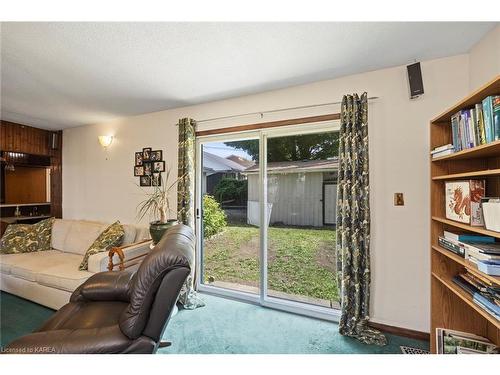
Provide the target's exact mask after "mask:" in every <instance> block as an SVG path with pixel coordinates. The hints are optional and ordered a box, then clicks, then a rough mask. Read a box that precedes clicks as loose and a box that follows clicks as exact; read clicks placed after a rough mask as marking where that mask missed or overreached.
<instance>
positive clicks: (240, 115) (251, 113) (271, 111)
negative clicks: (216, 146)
mask: <svg viewBox="0 0 500 375" xmlns="http://www.w3.org/2000/svg"><path fill="white" fill-rule="evenodd" d="M378 98H379V97H378V96H371V97H369V98H368V100H375V99H378ZM334 104H342V102H341V101H340V102H330V103H321V104H311V105H301V106H298V107H288V108H280V109H272V110H269V111H260V112H249V113H241V114H239V115H231V116H222V117H213V118H208V119H205V120H200V121H196V123H197V124H200V123H203V122H209V121H215V120H227V119H230V118H236V117H243V116H251V115H260V118H263V117H264V114H265V113H276V112H283V111H291V110H293V109H304V108H317V107H324V106H327V105H334Z"/></svg>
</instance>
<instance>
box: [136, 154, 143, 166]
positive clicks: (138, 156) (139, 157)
mask: <svg viewBox="0 0 500 375" xmlns="http://www.w3.org/2000/svg"><path fill="white" fill-rule="evenodd" d="M142 160H143V154H142V152H141V151H139V152H136V153H135V165H136V166H140V165H142Z"/></svg>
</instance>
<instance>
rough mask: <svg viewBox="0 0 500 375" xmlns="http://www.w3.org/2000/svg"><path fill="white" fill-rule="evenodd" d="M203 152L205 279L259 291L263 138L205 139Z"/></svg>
mask: <svg viewBox="0 0 500 375" xmlns="http://www.w3.org/2000/svg"><path fill="white" fill-rule="evenodd" d="M201 152H202V154H201V184H200V185H201V187H200V190H201V191H200V193H201V198H200V203H201V218H202V220H201V226H202V233H203V238H202V240H201V242H202V243H201V247H202V251H201V279H200V282H201V284H202V285H207V286H213V287H217V288H222V289H226V290H232V291H237V292H245V293H252V294H256V295H259V294H260V289H259V287H260V235H259V226H258V224H259V217H260V205H259V187H258V186H259V185H258V179H259V173H258V171H259V169H258V164H257V163H256V162H257V161H258V158H259V140H258V139H250V140H238V141H217V142H204V143H203V144H202V145H201ZM255 171H256V172H255Z"/></svg>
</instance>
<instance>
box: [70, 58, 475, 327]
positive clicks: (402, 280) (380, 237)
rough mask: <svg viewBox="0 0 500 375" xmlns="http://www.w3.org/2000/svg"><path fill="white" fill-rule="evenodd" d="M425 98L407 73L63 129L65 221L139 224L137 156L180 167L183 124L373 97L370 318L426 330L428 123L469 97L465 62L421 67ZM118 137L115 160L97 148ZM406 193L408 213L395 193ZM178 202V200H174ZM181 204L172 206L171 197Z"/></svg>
mask: <svg viewBox="0 0 500 375" xmlns="http://www.w3.org/2000/svg"><path fill="white" fill-rule="evenodd" d="M422 72H423V79H424V85H425V95H424V96H423V97H422V98H419V99H416V100H409V99H408V87H407V79H406V69H405V67H404V66H400V67H394V68H390V69H384V70H379V71H374V72H368V73H364V74H357V75H353V76H348V77H343V78H340V79H335V80H328V81H322V82H316V83H312V84H307V85H302V86H296V87H291V88H287V89H283V90H277V91H272V92H265V93H261V94H257V95H251V96H247V97H241V98H235V99H231V100H225V101H218V102H214V103H208V104H203V105H197V106H191V107H185V108H178V109H173V110H167V111H162V112H156V113H151V114H145V115H141V116H136V117H130V118H126V119H122V120H119V121H114V122H111V123H105V124H96V125H92V126H85V127H79V128H71V129H67V130H65V131H64V147H63V186H64V189H63V215H64V217H66V218H85V219H97V220H105V221H111V220H116V219H120V220H121V221H122V222H133V221H134V220H135V207H136V205H137V203H138V202H139V200H140V199H141V197H140V195H139V194H138V191H139V188H138V187H136V186H134V184H135V183H137V182H138V181H137V178H136V177H133V164H134V162H133V160H134V152H135V151H139V150H140V149H141V148H142V147H153V149H157V148H160V149H163V150H164V156H165V159H166V160H167V164H168V165H170V166H171V167H173V168H174V173H175V167H176V158H177V146H176V142H177V131H176V127H175V123H176V121H177V119H178V118H180V117H184V116H187V117H192V118H194V119H198V120H201V119H205V118H213V117H218V116H227V115H232V114H239V113H247V112H254V111H265V110H267V109H276V108H286V107H293V106H300V105H307V104H315V103H325V102H332V101H337V100H340V99H341V97H342V95H343V94H346V93H352V92H358V93H362V92H363V91H367V92H368V94H369V96H378V97H379V99H377V100H375V101H373V102H372V103H370V105H369V123H370V179H371V208H372V218H373V219H372V270H373V276H372V280H373V284H372V301H373V302H372V317H373V320H374V321H377V322H380V323H385V324H390V325H395V326H400V327H406V328H410V329H415V330H420V331H428V330H429V312H428V311H429V289H430V287H429V279H430V275H429V251H430V250H429V225H430V224H429V188H428V177H429V140H428V137H429V119H430V118H432V117H433V116H434V115H436V114H438V113H440V112H441V111H442V110H443V109H444V108H446V107H447V106H449V105H450V104H452V103H454V102H455V101H457V100H458V99H460V98H461V97H463V96H465V95H466V94H467V93H468V90H469V80H468V77H467V75H468V55H460V56H454V57H449V58H444V59H438V60H432V61H424V62H422ZM339 110H340V108H339V106H338V105H336V106H332V107H329V108H322V109H321V110H320V109H315V110H300V111H299V110H296V111H290V112H287V113H275V114H273V115H266V116H264V119H260V118H258V117H257V116H255V117H253V116H248V117H247V118H244V119H238V120H236V121H235V120H232V121H231V120H227V121H220V122H217V123H211V124H209V123H204V124H201V126H200V129H208V128H216V127H223V126H230V125H240V124H242V123H253V122H260V121H271V120H275V119H285V118H294V117H302V116H308V115H316V114H323V113H331V112H338V111H339ZM101 134H113V135H115V137H116V138H115V141H114V143H113V144H112V145H111V147H110V148H109V151H108V154H107V155H108V158H109V160H106V154H105V153H104V151H103V150H102V148H101V147H100V145H99V144H98V141H97V136H98V135H101ZM395 192H403V193H405V203H406V205H405V206H404V207H394V206H393V193H395ZM174 197H175V195H174ZM174 199H175V198H174Z"/></svg>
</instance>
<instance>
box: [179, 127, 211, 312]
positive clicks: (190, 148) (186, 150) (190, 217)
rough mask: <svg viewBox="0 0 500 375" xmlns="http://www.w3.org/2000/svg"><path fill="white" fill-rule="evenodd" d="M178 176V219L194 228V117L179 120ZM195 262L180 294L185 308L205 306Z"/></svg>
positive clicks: (191, 308)
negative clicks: (196, 281)
mask: <svg viewBox="0 0 500 375" xmlns="http://www.w3.org/2000/svg"><path fill="white" fill-rule="evenodd" d="M178 128H179V145H178V152H179V155H178V178H179V182H178V183H177V219H178V220H179V221H180V222H181V223H183V224H186V225H188V226H190V227H191V228H193V229H194V227H195V224H194V189H195V165H194V163H195V137H196V136H195V132H196V122H195V121H194V120H193V119H189V118H183V119H180V120H179V123H178ZM195 269H196V267H195V264H194V263H193V264H192V265H191V274H190V275H189V276H188V278H187V279H186V282H185V284H184V286H183V287H182V289H181V293H180V295H179V302H180V303H181V304H182V305H183V307H184V308H185V309H188V310H193V309H196V308H197V307H202V306H205V303H204V302H203V301H202V300H201V299H200V297H199V296H198V294H197V293H196V291H195V290H194V270H195Z"/></svg>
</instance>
